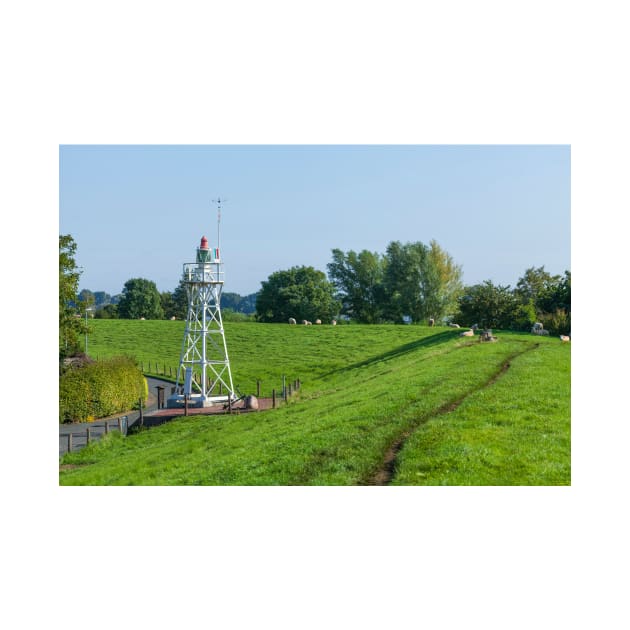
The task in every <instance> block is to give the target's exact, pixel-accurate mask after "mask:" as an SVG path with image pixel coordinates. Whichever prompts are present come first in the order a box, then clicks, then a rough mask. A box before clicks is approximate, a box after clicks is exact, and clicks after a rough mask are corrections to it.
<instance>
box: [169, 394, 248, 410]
mask: <svg viewBox="0 0 630 630" xmlns="http://www.w3.org/2000/svg"><path fill="white" fill-rule="evenodd" d="M229 398H230V397H229V396H228V395H223V396H206V397H203V396H202V395H201V394H191V395H190V396H189V397H188V406H189V407H195V408H201V407H214V406H215V405H227V403H228V400H229ZM234 400H236V396H234V394H232V401H234ZM184 407H185V401H184V395H183V394H173V395H172V396H169V397H168V398H167V399H166V408H167V409H183V408H184Z"/></svg>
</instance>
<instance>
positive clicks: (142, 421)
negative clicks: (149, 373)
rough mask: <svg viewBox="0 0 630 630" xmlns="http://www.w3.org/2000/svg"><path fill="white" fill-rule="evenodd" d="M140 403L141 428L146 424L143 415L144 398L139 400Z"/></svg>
mask: <svg viewBox="0 0 630 630" xmlns="http://www.w3.org/2000/svg"><path fill="white" fill-rule="evenodd" d="M138 401H139V402H140V426H142V425H143V423H144V417H143V415H142V396H141V397H140V398H138Z"/></svg>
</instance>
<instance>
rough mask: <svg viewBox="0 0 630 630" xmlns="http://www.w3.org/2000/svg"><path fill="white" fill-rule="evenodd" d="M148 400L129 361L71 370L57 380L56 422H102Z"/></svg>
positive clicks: (138, 373)
mask: <svg viewBox="0 0 630 630" xmlns="http://www.w3.org/2000/svg"><path fill="white" fill-rule="evenodd" d="M147 396H148V386H147V382H146V380H145V378H144V376H143V375H142V372H141V371H140V368H139V367H138V364H137V363H136V362H135V361H134V360H133V359H131V358H129V357H114V358H112V359H108V360H106V361H100V362H98V363H90V364H87V365H83V366H80V367H73V368H71V369H68V370H67V371H66V372H64V374H62V375H61V377H60V378H59V421H60V422H71V421H73V422H77V421H79V422H80V421H85V420H86V419H88V418H90V417H92V418H94V417H96V418H103V417H105V416H110V415H113V414H115V413H120V412H123V411H127V410H129V409H131V408H132V407H133V406H134V404H136V403H137V402H138V399H139V398H142V399H143V401H146V399H147Z"/></svg>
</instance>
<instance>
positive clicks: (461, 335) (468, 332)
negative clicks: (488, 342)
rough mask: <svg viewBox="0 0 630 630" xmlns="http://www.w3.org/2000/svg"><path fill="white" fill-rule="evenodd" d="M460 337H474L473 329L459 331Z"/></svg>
mask: <svg viewBox="0 0 630 630" xmlns="http://www.w3.org/2000/svg"><path fill="white" fill-rule="evenodd" d="M459 336H460V337H474V336H475V331H474V330H472V329H471V330H465V331H464V332H463V333H459Z"/></svg>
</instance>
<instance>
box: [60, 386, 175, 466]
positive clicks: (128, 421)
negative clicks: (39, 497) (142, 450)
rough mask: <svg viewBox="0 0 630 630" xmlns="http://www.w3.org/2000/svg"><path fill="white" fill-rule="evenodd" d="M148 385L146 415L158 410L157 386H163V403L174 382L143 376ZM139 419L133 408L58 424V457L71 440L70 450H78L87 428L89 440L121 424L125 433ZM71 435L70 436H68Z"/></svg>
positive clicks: (64, 451) (137, 411)
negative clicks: (91, 420) (83, 420)
mask: <svg viewBox="0 0 630 630" xmlns="http://www.w3.org/2000/svg"><path fill="white" fill-rule="evenodd" d="M145 378H146V379H147V383H148V385H149V397H148V399H147V403H146V406H145V407H144V408H143V410H142V413H143V414H144V415H148V414H150V413H154V412H156V411H157V410H158V405H157V391H158V390H157V387H158V386H159V387H164V404H165V405H166V399H167V398H168V397H169V396H170V394H171V387H174V384H173V383H172V382H171V381H164V380H162V379H159V378H153V377H149V376H145ZM139 419H140V411H139V410H133V411H128V412H126V413H120V414H117V415H115V416H110V417H109V418H102V419H100V420H96V421H95V422H73V423H70V424H60V425H59V457H61V456H62V455H64V454H65V453H67V452H68V445H69V444H70V441H71V442H72V450H73V451H78V450H80V449H81V448H83V447H84V446H85V445H86V444H87V440H88V429H89V437H90V440H98V439H100V438H101V437H102V436H103V435H105V433H106V432H108V431H118V430H119V427H121V426H122V429H123V432H125V433H126V431H127V429H128V428H129V427H132V426H134V424H136V423H137V422H138V420H139ZM69 436H71V437H69Z"/></svg>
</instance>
